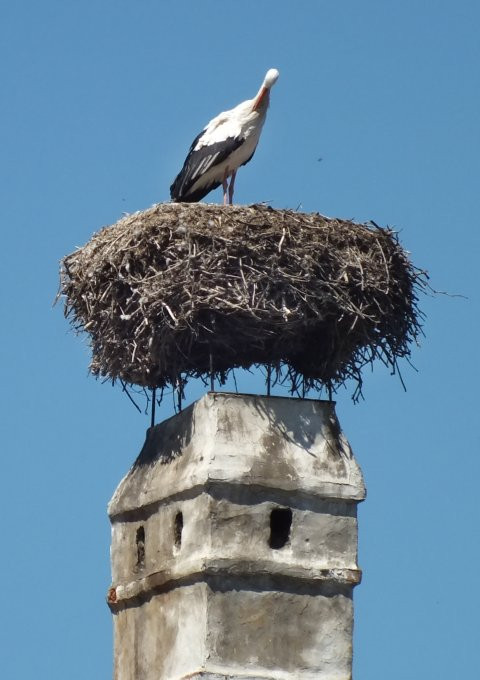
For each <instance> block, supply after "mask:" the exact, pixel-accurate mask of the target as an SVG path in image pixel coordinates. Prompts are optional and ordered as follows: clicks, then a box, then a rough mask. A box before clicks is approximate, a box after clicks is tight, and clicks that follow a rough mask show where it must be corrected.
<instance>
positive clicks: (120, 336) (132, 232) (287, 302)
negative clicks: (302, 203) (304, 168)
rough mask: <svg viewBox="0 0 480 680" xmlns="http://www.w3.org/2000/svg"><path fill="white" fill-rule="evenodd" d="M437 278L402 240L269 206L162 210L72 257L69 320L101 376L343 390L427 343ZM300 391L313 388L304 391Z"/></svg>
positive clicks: (97, 238) (101, 236)
mask: <svg viewBox="0 0 480 680" xmlns="http://www.w3.org/2000/svg"><path fill="white" fill-rule="evenodd" d="M426 280H427V277H426V274H425V273H424V272H422V271H421V270H418V269H417V268H416V267H414V266H413V265H412V264H411V262H410V260H409V258H408V255H407V253H406V252H405V250H404V249H403V248H402V247H401V245H400V243H399V241H398V238H397V236H396V234H395V233H394V232H393V231H391V230H389V229H381V228H379V227H377V226H374V225H370V226H369V225H363V224H356V223H354V222H351V221H347V220H337V219H330V218H326V217H323V216H321V215H318V214H308V215H307V214H303V213H298V212H294V211H291V210H273V209H271V208H268V207H266V206H261V205H254V206H226V207H223V206H218V205H206V204H201V203H197V204H160V205H156V206H154V207H153V208H151V209H150V210H146V211H145V212H139V213H135V214H133V215H129V216H127V217H125V218H124V219H122V220H120V221H119V222H118V223H117V224H115V225H113V226H111V227H106V228H104V229H102V230H101V231H100V232H98V233H97V234H95V235H94V236H93V238H92V239H91V240H90V241H89V242H88V243H87V244H86V245H85V246H84V247H83V248H80V249H79V250H76V251H75V252H74V253H72V254H71V255H68V256H67V257H65V259H64V260H63V266H62V274H61V292H62V293H63V295H64V296H65V298H66V302H65V315H66V316H67V317H68V318H69V319H70V321H71V323H72V325H73V327H74V328H75V329H76V330H82V331H87V332H88V333H89V335H90V339H91V347H92V363H91V370H92V372H93V373H94V374H95V375H98V376H105V377H108V378H111V379H112V380H114V381H115V380H116V379H120V380H122V381H123V382H124V383H130V384H136V385H140V386H143V387H150V388H154V387H160V388H163V387H165V386H167V385H173V386H175V387H178V386H179V385H183V384H185V381H186V380H187V379H188V378H189V377H202V378H204V379H205V378H206V376H208V375H209V374H213V375H214V376H215V377H217V378H218V379H220V381H221V382H223V381H224V380H225V379H226V377H227V376H228V374H229V373H230V371H232V369H234V368H236V367H243V368H249V367H251V366H256V365H264V366H266V367H267V369H268V371H269V373H270V375H273V376H274V377H275V378H276V379H277V380H278V379H280V380H287V381H288V382H289V385H290V387H291V389H292V391H293V392H295V391H297V390H298V389H299V388H300V389H302V388H303V389H304V390H308V389H310V388H321V387H325V386H326V387H327V388H328V389H329V390H331V389H335V388H336V387H337V386H338V385H340V384H342V383H344V382H345V381H347V380H348V379H350V378H353V380H354V381H355V383H354V384H355V392H354V396H358V394H359V393H360V392H361V385H362V379H361V369H362V368H363V367H364V366H365V365H366V364H370V363H372V362H373V361H374V360H375V359H376V358H379V359H381V360H382V361H383V362H384V363H385V364H387V365H388V366H389V367H391V368H392V369H393V371H395V370H396V368H397V361H398V359H399V358H401V357H408V356H409V354H410V345H411V343H412V341H415V340H417V338H418V336H419V334H420V333H421V325H420V321H421V318H422V315H421V313H420V312H419V310H418V307H417V295H418V292H419V291H420V290H421V289H422V288H424V287H425V286H426ZM300 386H301V387H300Z"/></svg>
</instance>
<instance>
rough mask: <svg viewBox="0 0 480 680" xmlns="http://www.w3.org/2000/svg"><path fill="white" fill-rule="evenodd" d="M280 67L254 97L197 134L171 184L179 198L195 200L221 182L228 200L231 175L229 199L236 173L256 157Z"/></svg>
mask: <svg viewBox="0 0 480 680" xmlns="http://www.w3.org/2000/svg"><path fill="white" fill-rule="evenodd" d="M277 78H278V71H276V70H275V69H270V71H268V72H267V75H266V76H265V79H264V81H263V83H262V86H261V87H260V90H259V91H258V94H257V96H256V97H254V98H253V99H248V100H247V101H245V102H243V103H242V104H239V105H238V106H236V107H235V108H234V109H231V110H230V111H224V112H222V113H220V114H219V115H218V116H216V117H215V118H213V119H212V120H211V121H210V122H209V123H208V125H206V126H205V128H204V129H203V131H202V132H201V133H200V134H199V135H198V137H196V138H195V140H194V141H193V144H192V146H191V147H190V151H189V153H188V156H187V158H186V160H185V163H184V166H183V168H182V170H181V172H180V173H179V175H178V176H177V178H176V179H175V181H174V182H173V184H172V186H171V187H170V192H171V196H172V199H173V200H175V201H187V202H195V201H199V200H200V199H201V198H203V197H204V196H206V194H208V193H209V192H210V191H211V190H212V189H215V188H216V187H218V186H219V185H220V184H223V188H224V202H225V203H226V202H227V179H228V177H231V182H230V187H229V192H228V193H229V199H230V200H229V202H230V203H231V202H232V198H233V185H234V181H235V174H236V171H237V169H238V168H239V167H240V166H241V165H245V163H248V161H249V160H250V159H251V158H252V156H253V154H254V153H255V149H256V148H257V144H258V140H259V139H260V133H261V131H262V127H263V124H264V122H265V118H266V115H267V109H268V104H269V95H270V88H271V87H272V86H273V85H274V83H275V82H276V80H277Z"/></svg>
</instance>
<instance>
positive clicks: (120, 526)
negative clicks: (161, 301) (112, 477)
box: [108, 392, 365, 680]
mask: <svg viewBox="0 0 480 680" xmlns="http://www.w3.org/2000/svg"><path fill="white" fill-rule="evenodd" d="M364 498H365V487H364V483H363V479H362V474H361V471H360V468H359V466H358V464H357V462H356V460H355V458H354V457H353V454H352V451H351V449H350V446H349V444H348V442H347V441H346V439H345V438H344V436H343V434H342V432H341V430H340V426H339V424H338V421H337V418H336V416H335V410H334V404H333V403H332V402H327V401H316V400H308V399H290V398H280V397H260V396H253V395H245V394H229V393H215V392H213V393H209V394H207V395H206V396H204V397H202V398H201V399H200V400H199V401H197V402H196V403H194V404H192V405H191V406H190V407H188V408H187V409H185V410H184V411H182V412H181V413H179V414H178V415H176V416H174V417H172V418H170V419H168V420H166V421H164V422H163V423H161V424H160V425H157V426H155V427H153V428H151V429H150V430H148V433H147V439H146V442H145V444H144V447H143V449H142V451H141V453H140V455H139V457H138V459H137V460H136V462H135V464H134V465H133V467H132V468H131V470H130V471H129V472H128V474H127V475H126V477H125V478H124V479H123V480H122V482H121V483H120V485H119V487H118V489H117V490H116V491H115V494H114V496H113V498H112V500H111V502H110V505H109V516H110V520H111V522H112V547H111V560H112V581H113V582H112V586H111V588H110V590H109V593H108V602H109V605H110V608H111V610H112V612H113V619H114V678H115V680H180V679H181V678H182V679H186V678H203V679H204V680H222V679H225V678H229V679H231V680H237V679H238V680H239V679H240V678H242V679H245V678H249V679H250V680H252V679H255V678H258V679H259V680H260V679H261V680H270V679H274V678H275V679H282V680H283V679H286V678H289V679H291V678H301V679H305V680H310V679H313V678H315V679H320V680H321V679H324V680H327V679H328V680H349V679H350V678H351V669H352V630H353V600H352V594H353V588H354V586H356V585H357V584H358V583H359V582H360V578H361V572H360V570H359V568H358V565H357V503H358V502H359V501H362V500H363V499H364Z"/></svg>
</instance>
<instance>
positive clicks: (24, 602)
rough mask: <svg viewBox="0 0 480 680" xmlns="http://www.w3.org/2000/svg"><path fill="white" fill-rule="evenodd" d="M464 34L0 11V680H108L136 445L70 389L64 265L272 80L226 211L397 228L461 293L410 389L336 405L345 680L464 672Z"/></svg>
mask: <svg viewBox="0 0 480 680" xmlns="http://www.w3.org/2000/svg"><path fill="white" fill-rule="evenodd" d="M479 25H480V5H479V4H478V2H476V1H474V0H471V1H468V0H438V1H437V2H427V0H405V1H404V2H401V3H400V2H392V1H390V0H382V1H380V0H377V1H375V0H364V2H358V1H356V0H344V1H341V2H331V1H330V2H323V1H321V0H318V1H316V2H313V1H311V2H307V1H305V2H302V1H300V2H296V3H293V2H282V1H276V2H274V1H272V0H262V2H258V0H257V1H256V2H253V1H252V0H245V1H243V2H237V3H233V2H232V3H225V2H217V1H213V0H210V1H209V0H203V1H202V2H201V3H200V2H195V3H194V2H184V3H173V2H172V3H167V2H158V0H157V1H156V2H154V1H153V0H139V1H138V2H126V1H125V0H115V1H113V0H108V1H107V0H96V1H95V2H93V1H91V0H85V1H84V2H82V3H79V2H73V1H72V0H62V1H60V0H59V1H54V0H46V1H45V2H43V3H38V2H32V1H31V0H30V1H29V0H26V1H23V2H22V1H20V2H17V3H6V2H4V3H1V6H0V82H1V84H2V85H1V87H2V104H1V106H0V148H1V160H0V191H1V196H2V199H1V202H0V210H1V222H2V246H3V267H2V277H3V285H2V291H1V298H0V300H1V318H2V321H3V333H2V339H1V343H2V356H3V358H4V364H3V375H2V383H3V389H2V390H1V392H0V399H1V402H2V403H1V412H2V416H3V417H2V418H1V434H2V441H3V458H2V461H3V475H2V479H3V489H2V494H1V498H0V512H1V517H2V519H3V540H2V559H1V561H0V576H1V583H2V584H3V593H2V607H1V612H0V628H1V630H2V636H1V648H2V651H1V652H0V653H1V655H2V660H1V662H0V663H1V667H2V677H5V678H8V679H9V680H10V679H11V680H16V679H18V680H26V679H27V678H32V677H35V678H42V679H43V678H45V679H47V680H56V679H57V678H58V679H60V678H62V679H63V678H65V677H68V678H69V680H77V679H78V680H80V679H82V680H84V679H85V678H105V677H109V676H110V673H111V658H112V651H111V620H110V614H109V611H108V609H107V607H106V605H105V602H104V596H105V592H106V589H107V587H108V585H109V578H110V575H109V552H108V551H109V524H108V520H107V517H106V504H107V502H108V500H109V498H110V496H111V494H112V493H113V490H114V488H115V486H116V484H117V483H118V482H119V480H120V479H121V477H122V476H123V474H124V473H125V472H126V471H127V470H128V467H129V466H130V464H131V463H132V461H133V460H134V458H135V456H136V454H137V453H138V451H139V449H140V447H141V445H142V442H143V438H144V432H145V429H146V428H147V426H148V417H147V416H145V415H140V414H138V413H137V411H135V410H134V409H133V407H132V406H131V404H130V402H129V401H128V400H127V399H126V397H125V395H123V394H122V393H121V391H120V389H117V388H112V387H110V386H109V385H106V384H101V382H99V381H95V380H94V379H93V378H92V377H90V376H88V361H89V355H88V345H87V343H86V341H85V340H82V339H80V338H77V337H75V336H74V335H73V334H72V333H71V332H69V330H68V326H67V324H66V322H65V320H64V319H63V317H62V313H61V309H60V307H58V306H57V307H55V308H52V302H53V299H54V297H55V294H56V291H57V285H58V274H57V272H58V262H59V260H60V259H61V257H62V256H63V255H65V254H67V253H69V252H71V251H72V250H73V249H74V248H75V247H76V246H80V245H83V244H84V243H85V242H86V241H87V240H88V239H89V238H90V237H91V235H92V233H93V232H94V231H96V230H98V229H99V228H100V227H102V226H104V225H106V224H110V223H113V222H115V221H116V220H117V219H118V218H119V217H120V216H121V215H122V213H123V212H132V211H135V210H141V209H144V208H147V207H149V206H150V205H152V204H153V203H156V202H160V201H165V200H168V198H169V196H168V188H169V186H170V183H171V181H172V180H173V178H174V176H175V175H176V173H177V172H178V170H179V169H180V167H181V164H182V162H183V160H184V157H185V153H186V151H187V149H188V146H189V145H190V143H191V141H192V139H193V137H194V136H195V135H196V134H197V133H198V132H199V131H200V129H201V128H202V127H203V125H205V123H206V122H207V121H208V120H209V119H210V118H211V117H213V116H214V115H216V114H217V113H218V112H220V111H221V110H224V109H226V108H230V107H232V106H234V105H235V104H237V103H239V102H240V101H242V100H243V99H246V98H249V97H251V96H253V95H254V94H255V92H256V91H257V89H258V86H259V84H260V82H261V80H262V78H263V76H264V73H265V71H266V70H267V69H268V68H270V67H276V68H278V69H279V70H280V74H281V75H280V79H279V81H278V83H277V85H276V86H275V88H274V90H273V93H272V103H271V109H270V112H269V117H268V120H267V123H266V126H265V129H264V132H263V136H262V139H261V142H260V146H259V149H258V151H257V154H256V156H255V159H254V160H253V161H252V162H251V163H250V164H249V165H248V166H246V167H245V168H242V169H241V170H240V172H239V174H238V177H237V183H236V195H235V198H236V201H238V202H240V203H254V202H259V201H270V202H271V204H272V205H273V206H274V207H278V208H284V207H289V208H297V207H300V208H301V209H302V210H305V211H319V212H321V213H324V214H327V215H334V216H338V217H348V218H354V219H357V220H360V221H363V220H369V219H374V220H375V221H376V222H377V223H379V224H383V225H387V224H388V225H390V226H393V227H395V228H397V229H399V230H400V231H401V240H402V243H403V244H404V246H405V247H406V248H407V249H408V250H409V251H410V252H411V253H412V259H413V261H414V262H415V263H416V264H417V265H418V266H421V267H423V268H426V269H428V270H429V272H430V275H431V283H432V286H433V287H434V288H436V289H437V290H442V291H447V292H449V293H458V294H462V295H463V296H465V298H462V297H447V296H443V295H439V296H432V297H425V298H424V299H423V300H422V301H421V306H422V308H423V310H424V311H425V313H426V314H427V319H426V323H425V333H426V338H425V339H424V341H423V343H422V347H421V348H419V349H415V350H414V353H413V360H414V364H415V366H416V368H417V369H418V372H415V371H414V370H412V369H411V368H410V367H409V366H408V364H405V365H404V367H403V374H404V379H405V381H406V384H407V387H408V391H407V393H405V392H404V391H403V389H402V387H401V385H400V382H399V381H398V379H397V378H396V377H391V376H390V375H389V373H388V371H387V370H385V369H384V368H383V367H382V366H377V367H376V368H375V370H374V371H373V372H372V373H370V372H368V373H367V374H366V375H365V390H364V392H365V401H363V402H361V403H359V404H358V405H353V404H352V403H351V401H350V392H349V391H348V390H346V391H343V390H342V391H340V392H339V394H338V395H337V413H338V416H339V418H340V421H341V423H342V425H343V428H344V430H345V432H346V434H347V436H348V438H349V440H350V442H351V444H352V446H353V448H354V450H355V453H356V455H357V458H358V460H359V461H360V464H361V465H362V468H363V471H364V474H365V478H366V483H367V487H368V498H367V500H366V502H365V503H364V504H363V505H362V507H361V509H360V563H361V566H362V568H363V569H364V580H363V583H362V584H361V585H360V586H359V587H358V588H357V590H356V593H355V605H356V618H355V661H354V677H355V678H356V680H380V679H381V680H383V679H384V678H385V677H387V676H388V677H389V679H390V680H409V679H410V678H412V680H413V679H415V678H420V677H422V678H425V677H428V678H435V679H436V680H444V679H445V680H452V678H457V677H458V678H460V677H475V675H476V673H478V668H479V665H480V658H479V657H480V654H479V649H480V645H479V633H478V614H477V612H478V607H479V605H480V602H479V596H478V588H477V584H476V581H477V576H476V570H477V565H478V563H479V561H480V548H479V531H478V524H479V511H478V500H477V499H478V482H479V476H480V466H479V457H478V453H479V429H478V420H479V419H478V408H477V401H478V394H477V388H478V378H479V375H478V363H477V362H478V359H477V354H478V337H479V335H480V325H479V320H478V319H479V314H478V298H479V284H478V266H477V259H478V252H479V236H478V233H479V226H478V218H479V209H478V196H479V170H480V167H479V165H480V161H479V158H480V153H479V151H480V144H479V141H480V140H479V137H480V132H479V131H480V126H479V113H478V112H479V109H480V97H479V87H478V84H479V64H480V41H479V40H478V26H479ZM319 158H322V161H321V162H319V161H318V159H319ZM208 200H212V201H218V200H220V194H219V192H216V193H214V194H212V195H211V196H210V197H209V199H208ZM238 380H239V388H240V389H242V390H244V391H254V392H255V391H258V392H261V391H262V389H263V388H262V383H261V380H260V378H259V377H258V376H256V375H246V376H239V378H238ZM202 391H203V387H202V386H201V385H192V386H191V389H190V390H189V392H188V394H187V397H188V401H191V400H193V399H195V398H197V397H198V396H200V395H201V394H202ZM171 413H172V404H171V401H170V400H169V399H168V398H167V399H165V402H164V404H163V406H162V408H161V410H160V414H159V418H160V419H161V418H164V417H168V416H170V415H171Z"/></svg>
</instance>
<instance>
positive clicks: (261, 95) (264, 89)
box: [253, 87, 268, 111]
mask: <svg viewBox="0 0 480 680" xmlns="http://www.w3.org/2000/svg"><path fill="white" fill-rule="evenodd" d="M267 94H268V87H262V89H261V91H260V93H259V95H258V97H257V100H256V102H255V104H254V105H253V110H254V111H256V110H257V109H258V107H259V106H260V104H261V103H262V101H263V99H264V98H265V95H267Z"/></svg>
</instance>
